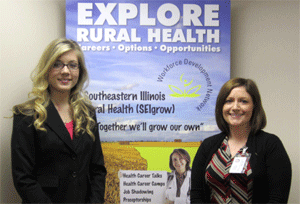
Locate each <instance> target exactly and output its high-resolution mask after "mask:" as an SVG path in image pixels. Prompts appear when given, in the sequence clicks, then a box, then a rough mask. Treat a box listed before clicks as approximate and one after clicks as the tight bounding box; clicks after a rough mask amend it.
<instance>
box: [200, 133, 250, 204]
mask: <svg viewBox="0 0 300 204" xmlns="http://www.w3.org/2000/svg"><path fill="white" fill-rule="evenodd" d="M243 149H244V147H243V148H241V149H240V150H239V151H238V153H237V154H236V155H235V156H237V155H238V154H239V155H242V151H243ZM235 156H234V157H235ZM234 157H233V158H232V157H231V153H230V149H229V146H228V137H226V138H225V139H224V141H223V143H222V145H221V147H220V148H219V149H218V151H217V152H216V153H215V154H214V155H213V156H212V159H211V161H210V163H209V164H208V166H207V168H206V174H205V180H206V182H207V184H208V185H209V187H210V192H211V195H210V198H211V203H252V194H253V178H252V176H251V175H252V170H251V167H250V163H248V165H247V168H246V169H245V172H244V173H243V174H230V173H229V170H230V167H231V165H232V162H233V160H234Z"/></svg>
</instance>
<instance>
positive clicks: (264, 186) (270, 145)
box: [191, 130, 292, 203]
mask: <svg viewBox="0 0 300 204" xmlns="http://www.w3.org/2000/svg"><path fill="white" fill-rule="evenodd" d="M225 136H226V134H225V133H220V134H217V135H214V136H212V137H209V138H207V139H205V140H204V141H203V143H202V144H201V145H200V147H199V149H198V152H197V153H196V156H195V158H194V161H193V166H192V176H191V177H192V189H191V203H210V189H209V186H208V185H207V184H206V181H205V172H206V167H207V165H208V163H209V162H210V161H211V158H212V156H213V154H214V153H216V152H217V150H218V148H220V146H221V144H222V142H223V140H224V138H225ZM246 146H247V147H248V150H247V151H248V152H249V153H251V157H250V161H249V163H250V166H251V169H252V174H253V197H252V203H287V201H288V197H289V192H290V186H291V177H292V167H291V162H290V159H289V156H288V154H287V152H286V151H285V148H284V146H283V144H282V142H281V141H280V139H279V138H278V137H277V136H275V135H273V134H269V133H266V132H264V131H262V130H261V131H259V132H258V133H257V134H256V135H250V136H249V138H248V141H247V143H246Z"/></svg>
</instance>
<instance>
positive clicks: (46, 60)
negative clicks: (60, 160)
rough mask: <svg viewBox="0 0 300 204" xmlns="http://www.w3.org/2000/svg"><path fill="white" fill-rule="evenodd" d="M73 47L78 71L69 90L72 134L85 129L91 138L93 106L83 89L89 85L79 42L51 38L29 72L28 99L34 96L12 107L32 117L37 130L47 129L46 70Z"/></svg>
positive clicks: (47, 85)
mask: <svg viewBox="0 0 300 204" xmlns="http://www.w3.org/2000/svg"><path fill="white" fill-rule="evenodd" d="M71 50H75V51H76V54H77V58H78V63H79V66H80V74H79V79H78V82H77V84H76V85H75V86H74V87H73V88H72V90H71V93H70V104H71V108H72V110H73V120H74V124H75V128H74V133H75V135H78V134H79V133H80V132H83V133H84V132H87V133H88V134H89V135H90V136H91V137H92V138H93V140H94V139H95V136H94V134H93V132H92V129H93V128H94V126H95V125H96V122H95V120H94V119H93V115H92V114H94V108H93V106H92V104H91V102H90V100H89V99H88V98H87V97H86V95H85V94H84V92H83V90H84V88H85V87H86V86H87V85H88V72H87V68H86V65H85V60H84V55H83V52H82V50H81V48H80V47H79V45H78V44H77V43H76V42H75V41H73V40H69V39H65V38H59V39H56V40H54V41H52V42H51V43H50V44H49V45H48V46H47V47H46V49H45V51H44V53H43V54H42V57H41V58H40V61H39V63H38V65H37V66H36V68H35V69H34V70H33V72H32V73H31V80H32V81H33V88H32V91H31V92H30V93H29V95H28V96H29V98H31V97H34V98H33V99H31V100H29V101H27V102H25V103H22V104H19V105H16V106H14V107H13V113H14V114H23V115H27V116H33V117H34V122H33V125H34V127H35V129H36V130H41V131H46V129H45V128H44V127H43V125H44V122H45V120H46V119H47V111H46V108H47V106H48V105H49V103H50V92H49V84H48V75H49V71H50V69H51V68H52V66H53V64H54V63H55V62H56V60H57V59H58V58H59V57H60V56H61V55H63V54H64V53H66V52H68V51H71Z"/></svg>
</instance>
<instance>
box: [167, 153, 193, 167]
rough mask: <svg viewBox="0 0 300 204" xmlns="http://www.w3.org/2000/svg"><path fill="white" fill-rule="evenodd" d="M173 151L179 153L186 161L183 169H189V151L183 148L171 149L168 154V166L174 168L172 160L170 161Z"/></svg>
mask: <svg viewBox="0 0 300 204" xmlns="http://www.w3.org/2000/svg"><path fill="white" fill-rule="evenodd" d="M175 153H177V154H179V156H180V157H181V158H183V159H184V160H185V161H186V166H185V169H186V170H190V169H191V168H190V163H191V157H190V155H189V153H188V152H187V151H186V150H184V149H174V150H173V152H172V153H171V155H170V161H169V167H170V169H171V170H175V167H174V166H173V162H172V156H173V154H175Z"/></svg>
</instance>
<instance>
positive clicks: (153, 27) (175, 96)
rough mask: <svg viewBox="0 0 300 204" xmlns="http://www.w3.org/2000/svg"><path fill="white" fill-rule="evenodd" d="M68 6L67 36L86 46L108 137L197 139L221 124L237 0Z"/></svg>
mask: <svg viewBox="0 0 300 204" xmlns="http://www.w3.org/2000/svg"><path fill="white" fill-rule="evenodd" d="M66 12H67V15H66V37H67V38H71V39H74V40H76V41H77V42H78V43H79V44H80V45H81V47H82V49H83V50H84V53H85V57H86V64H87V67H88V70H89V76H90V83H89V87H88V88H87V92H88V96H89V98H90V99H91V100H92V102H93V104H94V105H96V106H97V107H98V108H97V110H98V114H97V120H98V122H99V128H100V134H101V140H102V141H174V139H182V141H183V142H193V141H200V140H203V139H204V138H206V137H208V136H211V135H213V134H215V133H216V132H218V131H219V130H218V128H217V125H216V122H215V117H214V107H215V102H216V97H217V94H218V92H219V90H220V88H221V86H222V85H223V84H224V83H225V82H226V81H227V80H228V79H229V78H230V1H199V0H198V1H169V2H167V1H156V0H149V1H146V2H140V1H130V2H129V1H99V0H94V1H78V0H72V1H71V0H67V1H66ZM109 94H110V96H119V97H120V98H119V99H118V100H109V97H108V96H109ZM150 96H153V97H154V99H152V100H149V99H148V97H150ZM141 97H143V98H141ZM127 99H128V100H127ZM114 111H115V112H114ZM118 128H119V129H120V130H117V129H118ZM122 128H123V129H122ZM133 128H135V130H133ZM137 128H139V129H137ZM199 129H200V130H199Z"/></svg>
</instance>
